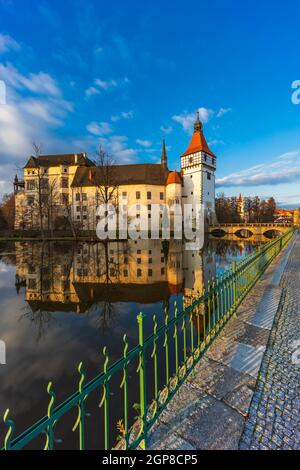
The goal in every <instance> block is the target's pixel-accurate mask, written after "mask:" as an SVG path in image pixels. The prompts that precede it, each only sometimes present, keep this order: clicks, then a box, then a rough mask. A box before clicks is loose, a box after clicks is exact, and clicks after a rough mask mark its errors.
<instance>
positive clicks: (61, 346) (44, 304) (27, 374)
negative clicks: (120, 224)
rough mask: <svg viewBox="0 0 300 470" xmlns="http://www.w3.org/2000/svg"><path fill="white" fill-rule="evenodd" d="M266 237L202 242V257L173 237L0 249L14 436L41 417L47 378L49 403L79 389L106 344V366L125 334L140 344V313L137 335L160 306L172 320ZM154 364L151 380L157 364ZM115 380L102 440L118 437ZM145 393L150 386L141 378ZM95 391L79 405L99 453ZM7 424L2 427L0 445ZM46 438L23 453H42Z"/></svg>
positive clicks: (1, 390)
mask: <svg viewBox="0 0 300 470" xmlns="http://www.w3.org/2000/svg"><path fill="white" fill-rule="evenodd" d="M266 241H267V240H266V239H263V240H262V239H259V238H258V239H250V240H240V241H236V240H235V241H231V240H223V239H222V240H216V239H209V240H207V241H206V243H205V247H204V249H203V250H202V251H201V252H198V251H197V252H196V251H195V252H194V251H187V250H185V246H184V244H183V243H182V242H181V241H180V242H179V241H175V240H171V241H170V242H161V241H159V240H139V241H136V242H135V241H128V242H119V243H117V242H110V243H109V244H108V245H103V244H101V243H71V242H70V243H68V242H60V243H58V242H44V243H38V242H16V243H6V244H4V243H2V244H1V245H0V293H1V296H0V340H2V341H4V342H5V345H6V365H0V377H1V385H0V414H1V416H3V413H4V411H5V409H6V408H9V409H10V410H11V417H12V418H13V419H14V421H15V424H16V431H15V435H17V434H19V433H20V432H22V431H24V430H25V429H26V428H27V427H29V426H30V425H32V424H33V423H34V422H35V421H37V420H38V419H40V418H42V417H43V416H44V415H45V414H46V411H47V406H48V402H49V396H48V395H47V391H46V388H47V384H48V382H49V381H52V382H53V390H54V391H55V394H56V397H57V403H59V402H60V401H61V400H64V399H66V398H67V397H68V396H69V395H70V394H72V393H74V392H75V391H76V390H77V387H78V380H79V374H78V372H77V366H78V364H79V363H80V362H81V361H82V362H83V364H84V368H85V370H86V377H87V380H88V379H91V378H93V377H94V376H95V375H97V374H99V373H100V372H101V371H102V368H103V362H104V361H103V354H102V350H103V347H104V346H107V351H108V356H109V363H110V364H111V363H112V362H114V361H116V360H117V359H118V358H119V357H120V356H121V355H122V354H123V348H124V343H123V336H124V334H125V333H126V334H127V341H128V344H129V348H132V347H134V346H135V345H136V344H137V340H138V329H137V320H136V317H137V314H138V313H139V312H143V313H144V314H146V319H145V335H146V336H147V335H150V334H151V333H152V332H153V321H152V317H153V315H154V314H156V315H157V319H158V323H160V324H161V322H162V321H163V318H164V309H168V310H169V312H170V314H172V312H173V309H174V302H175V301H176V302H177V304H178V307H179V309H180V308H181V307H182V298H183V295H184V296H187V297H189V296H191V295H196V294H197V293H201V292H203V289H204V287H205V286H207V283H208V281H211V280H212V279H213V278H215V277H216V275H217V274H218V273H220V272H221V271H223V270H224V269H227V268H228V267H229V266H230V264H231V263H232V261H236V260H239V259H241V258H243V257H245V256H247V255H249V254H250V253H252V252H253V250H255V249H256V248H257V246H259V245H260V244H261V243H264V242H266ZM160 363H161V362H160V361H159V380H160V382H161V384H163V381H164V366H163V365H162V364H161V366H160ZM136 368H137V364H135V365H134V364H133V365H132V370H131V375H130V380H129V391H128V394H129V396H130V410H131V411H130V416H131V418H132V419H133V417H134V415H136V414H138V412H137V411H136V410H134V409H135V407H134V404H135V403H137V402H138V401H139V379H138V375H137V374H136ZM121 381H122V374H120V375H119V376H118V377H115V378H114V379H112V380H111V383H110V387H109V394H110V439H111V443H110V445H111V446H112V445H113V444H114V442H115V439H116V436H117V434H118V430H117V422H118V421H119V420H121V419H122V417H123V405H122V398H121V395H120V394H121V391H120V382H121ZM147 385H148V388H149V390H150V389H151V390H152V389H153V383H151V379H150V381H149V380H148V383H147ZM101 397H102V389H101V390H98V391H97V393H94V396H93V397H91V399H90V400H89V404H88V406H87V408H88V411H90V413H91V416H90V417H89V418H87V420H86V421H87V423H86V435H87V439H86V446H87V448H92V449H101V448H103V446H104V444H103V414H102V413H103V410H101V409H99V403H100V401H101ZM76 417H77V412H76V410H72V412H70V413H68V416H66V417H64V418H63V419H61V420H60V422H59V423H58V424H57V427H56V432H55V434H56V436H57V437H59V438H61V439H62V442H61V443H57V444H56V448H58V449H60V448H61V449H64V448H68V449H69V448H78V433H76V432H75V433H73V432H72V427H73V425H74V423H75V421H76ZM4 433H5V428H4V426H3V424H1V425H0V446H2V445H3V438H4ZM44 444H45V436H41V437H39V438H38V439H36V440H35V441H34V442H32V443H31V444H30V445H29V446H28V448H43V446H44Z"/></svg>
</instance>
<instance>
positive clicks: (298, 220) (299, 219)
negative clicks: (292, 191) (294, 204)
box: [293, 209, 300, 227]
mask: <svg viewBox="0 0 300 470" xmlns="http://www.w3.org/2000/svg"><path fill="white" fill-rule="evenodd" d="M293 222H294V225H297V226H298V227H300V209H295V210H294V213H293Z"/></svg>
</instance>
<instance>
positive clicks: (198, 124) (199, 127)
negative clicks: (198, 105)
mask: <svg viewBox="0 0 300 470" xmlns="http://www.w3.org/2000/svg"><path fill="white" fill-rule="evenodd" d="M202 128H203V124H202V122H201V121H200V114H199V111H197V119H196V121H195V124H194V132H202Z"/></svg>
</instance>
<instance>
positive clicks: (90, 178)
mask: <svg viewBox="0 0 300 470" xmlns="http://www.w3.org/2000/svg"><path fill="white" fill-rule="evenodd" d="M88 178H89V181H92V180H93V174H92V169H91V168H89V176H88Z"/></svg>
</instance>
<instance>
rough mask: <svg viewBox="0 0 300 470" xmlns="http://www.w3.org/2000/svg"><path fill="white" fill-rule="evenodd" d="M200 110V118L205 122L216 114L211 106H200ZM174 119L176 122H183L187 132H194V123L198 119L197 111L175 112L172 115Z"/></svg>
mask: <svg viewBox="0 0 300 470" xmlns="http://www.w3.org/2000/svg"><path fill="white" fill-rule="evenodd" d="M198 112H199V115H200V119H201V121H202V122H203V123H206V122H208V121H209V120H210V119H211V117H212V116H213V115H214V111H213V110H212V109H209V108H203V107H202V108H198ZM172 119H173V120H174V121H175V122H178V123H179V124H181V125H182V127H183V130H184V131H185V132H187V133H188V134H191V133H192V132H193V128H194V123H195V120H196V113H187V112H184V113H182V114H175V115H174V116H172Z"/></svg>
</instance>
